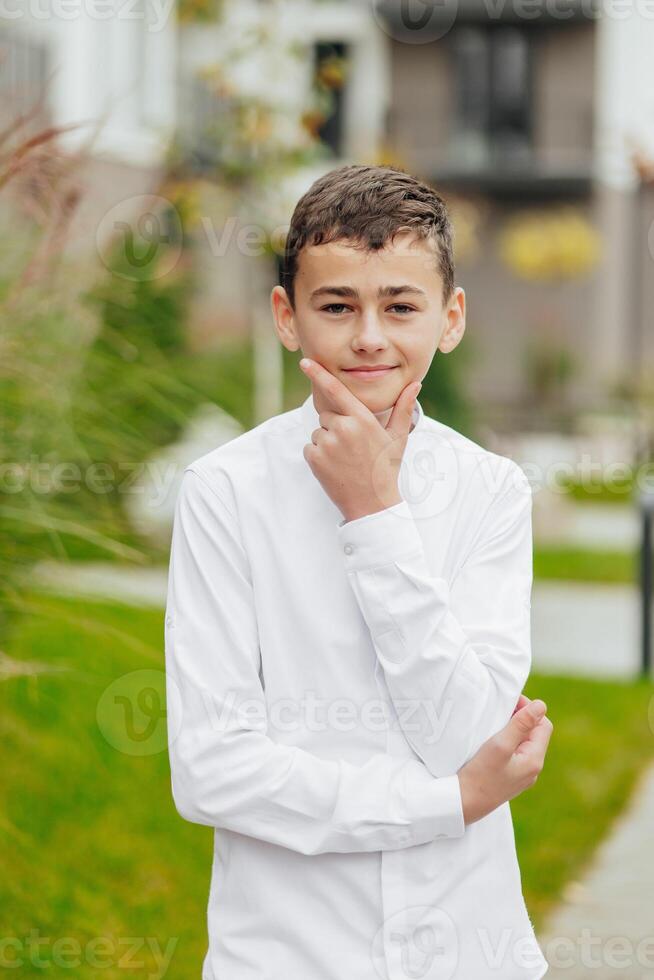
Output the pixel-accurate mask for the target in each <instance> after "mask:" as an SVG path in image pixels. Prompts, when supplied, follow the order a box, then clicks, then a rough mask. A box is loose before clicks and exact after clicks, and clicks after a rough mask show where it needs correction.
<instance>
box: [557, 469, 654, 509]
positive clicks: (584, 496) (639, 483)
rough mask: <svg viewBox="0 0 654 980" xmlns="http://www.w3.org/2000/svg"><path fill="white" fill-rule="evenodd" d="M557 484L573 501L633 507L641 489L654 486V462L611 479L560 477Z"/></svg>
mask: <svg viewBox="0 0 654 980" xmlns="http://www.w3.org/2000/svg"><path fill="white" fill-rule="evenodd" d="M558 482H559V484H560V486H562V487H564V488H565V489H566V490H567V491H568V493H569V494H570V496H571V497H572V498H573V499H574V500H578V501H581V502H583V503H599V504H625V503H626V504H629V505H632V506H633V505H634V504H636V503H637V497H638V494H639V492H640V490H641V489H644V488H645V486H654V462H651V463H648V464H647V463H646V464H643V465H642V466H640V467H639V468H638V470H637V471H634V472H631V473H629V474H624V475H622V476H620V477H614V478H613V479H608V477H605V478H600V479H597V477H592V478H584V479H580V478H574V477H570V476H560V477H559V481H558Z"/></svg>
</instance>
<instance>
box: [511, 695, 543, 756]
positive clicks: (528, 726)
mask: <svg viewBox="0 0 654 980" xmlns="http://www.w3.org/2000/svg"><path fill="white" fill-rule="evenodd" d="M546 711H547V705H546V704H545V702H544V701H541V700H540V698H536V700H535V701H530V702H529V704H525V705H524V706H523V707H522V708H519V709H518V710H517V711H516V712H514V714H512V715H511V718H510V719H509V723H508V725H507V726H506V729H505V733H506V742H507V744H508V747H509V748H510V749H511V750H512V751H514V750H515V749H517V747H518V745H520V743H521V742H524V741H525V739H526V738H527V737H528V736H529V735H530V733H531V732H532V730H533V729H534V728H535V726H536V725H537V724H538V722H539V721H540V720H541V718H542V717H543V716H544V714H545V712H546Z"/></svg>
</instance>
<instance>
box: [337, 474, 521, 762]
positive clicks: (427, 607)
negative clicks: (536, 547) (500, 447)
mask: <svg viewBox="0 0 654 980" xmlns="http://www.w3.org/2000/svg"><path fill="white" fill-rule="evenodd" d="M509 469H510V476H509V483H510V486H509V489H508V490H507V489H504V490H503V491H501V492H500V493H499V494H498V497H497V498H496V499H495V500H494V501H493V502H492V503H491V504H490V506H489V508H488V511H487V513H486V515H485V520H484V529H483V531H482V533H481V535H480V538H479V540H478V541H477V542H476V545H475V546H474V547H473V549H472V551H471V553H470V555H469V556H468V558H467V559H466V560H465V562H464V564H463V566H462V567H461V568H460V569H459V571H458V573H457V574H456V575H455V578H454V581H453V582H452V584H451V585H449V584H448V582H447V581H446V580H445V579H444V578H441V577H434V576H432V575H431V574H430V572H429V567H428V564H427V560H426V556H425V552H424V547H423V543H422V539H421V537H420V534H419V533H418V530H417V527H416V522H415V519H414V518H413V516H412V514H411V511H410V509H409V506H408V504H407V502H406V501H405V500H403V501H402V502H401V503H398V504H395V505H394V506H391V507H388V508H386V509H385V510H381V511H377V512H375V513H372V514H368V515H366V516H364V517H361V518H358V519H356V520H352V521H348V522H342V523H340V524H339V525H338V527H337V534H338V538H339V542H340V544H341V548H342V552H343V557H344V561H345V568H346V571H347V575H348V579H349V581H350V583H351V586H352V589H353V591H354V594H355V596H356V598H357V602H358V605H359V607H360V609H361V612H362V614H363V617H364V618H365V620H366V623H367V625H368V627H369V629H370V633H371V636H372V640H373V643H374V646H375V650H376V652H377V657H378V660H379V662H380V664H381V666H382V668H383V670H384V675H385V679H386V684H387V686H388V690H389V692H390V695H391V698H392V699H393V703H394V705H395V708H396V711H397V714H398V721H399V724H400V726H401V728H402V729H403V731H404V734H405V735H406V737H407V739H408V741H409V742H410V744H411V745H412V746H413V748H414V750H415V752H416V753H417V755H418V756H419V758H421V759H422V761H423V762H424V763H425V765H426V766H427V768H428V769H429V770H430V771H431V772H432V774H433V775H434V776H442V775H446V774H448V773H452V772H456V771H458V770H459V769H460V768H461V766H463V765H464V764H465V762H466V761H467V760H468V759H470V758H471V757H472V756H473V755H474V754H475V752H476V751H477V750H478V749H479V748H480V747H481V745H482V744H483V743H484V742H485V741H486V740H487V739H488V738H490V737H491V736H492V735H494V734H495V733H496V732H498V731H499V730H500V729H501V728H502V727H503V726H504V725H505V724H506V723H507V721H508V720H509V718H510V717H511V714H512V712H513V710H514V708H515V706H516V703H517V701H518V698H519V696H520V693H521V691H522V688H523V686H524V684H525V681H526V680H527V677H528V674H529V670H530V667H531V624H530V604H531V603H530V598H531V586H532V577H533V564H532V521H531V512H532V490H531V486H530V484H529V481H528V480H527V478H526V476H525V475H524V473H523V472H522V470H520V468H519V467H518V466H517V464H515V463H513V462H512V463H511V465H510V467H509Z"/></svg>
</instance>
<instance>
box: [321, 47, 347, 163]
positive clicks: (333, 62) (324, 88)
mask: <svg viewBox="0 0 654 980" xmlns="http://www.w3.org/2000/svg"><path fill="white" fill-rule="evenodd" d="M346 64H347V45H346V44H343V43H342V42H341V41H318V42H316V43H315V44H314V84H315V85H316V88H317V89H318V91H319V92H320V93H321V97H322V98H323V99H324V100H325V102H326V104H329V112H328V114H327V116H326V118H325V120H324V122H323V123H321V125H320V126H319V127H318V129H317V135H318V136H319V138H320V139H321V140H322V141H323V143H325V144H326V145H327V146H328V147H329V148H330V149H331V151H332V153H333V154H334V156H337V157H338V156H342V155H343V149H344V146H343V143H344V133H345V126H344V121H345V120H344V115H345V84H346V82H345V78H344V76H343V82H342V84H341V83H339V81H338V79H339V77H340V76H341V75H342V74H343V71H344V70H346V67H345V66H346Z"/></svg>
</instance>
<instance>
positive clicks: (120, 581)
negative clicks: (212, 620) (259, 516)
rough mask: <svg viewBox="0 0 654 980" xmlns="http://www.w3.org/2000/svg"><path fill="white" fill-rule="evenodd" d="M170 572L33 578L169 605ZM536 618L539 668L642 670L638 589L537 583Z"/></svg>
mask: <svg viewBox="0 0 654 980" xmlns="http://www.w3.org/2000/svg"><path fill="white" fill-rule="evenodd" d="M167 574H168V573H167V569H165V568H142V569H140V568H125V567H123V566H116V565H114V564H111V563H99V564H94V563H85V564H83V565H82V564H79V565H77V564H73V563H71V564H66V565H62V564H59V563H45V562H44V563H41V565H40V566H39V567H38V569H37V570H35V571H34V573H33V577H36V578H37V579H38V580H40V581H41V582H42V583H43V584H44V585H48V586H49V587H52V588H54V589H56V590H57V591H60V592H63V591H69V592H72V593H80V594H87V595H90V596H93V595H95V596H107V597H110V598H115V599H119V600H121V601H122V602H127V603H132V604H137V605H150V606H164V605H165V602H166V582H167ZM531 613H532V653H533V665H534V668H535V669H536V670H540V671H544V672H549V673H551V672H561V673H568V674H587V675H592V676H594V677H598V676H603V677H632V676H634V674H635V673H636V672H637V670H638V663H639V656H640V652H639V651H640V646H639V644H640V610H639V601H638V592H637V589H636V588H635V587H634V586H630V585H601V584H592V585H591V584H585V583H579V582H545V581H536V582H535V583H534V586H533V590H532V609H531ZM653 860H654V857H653Z"/></svg>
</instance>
